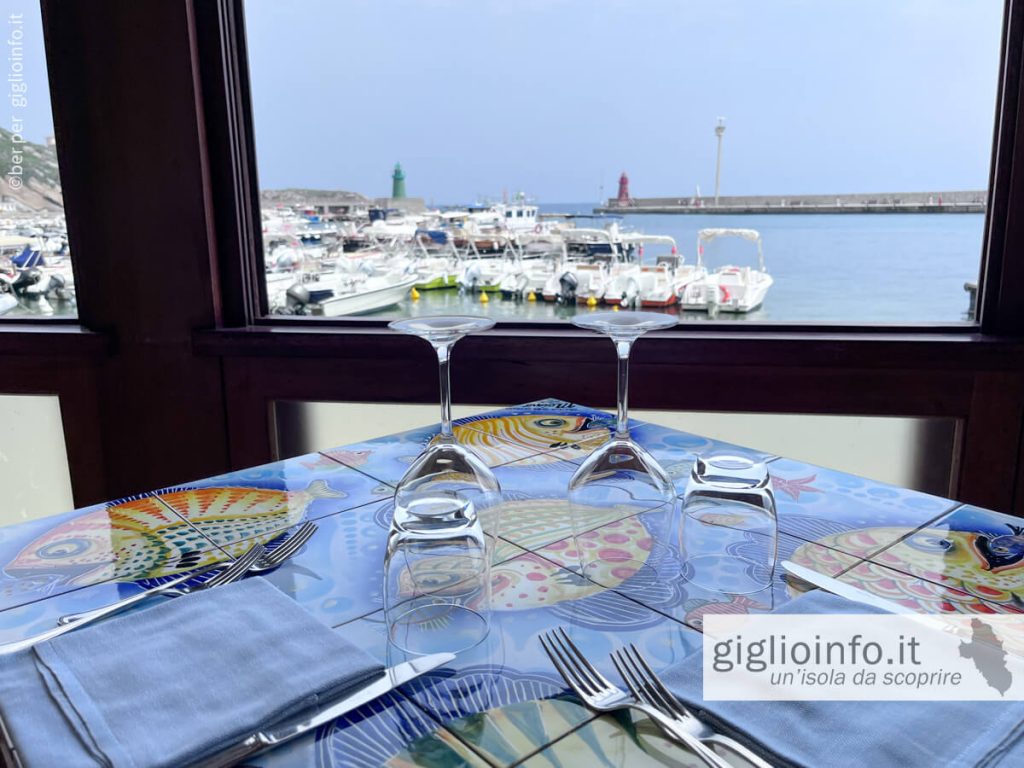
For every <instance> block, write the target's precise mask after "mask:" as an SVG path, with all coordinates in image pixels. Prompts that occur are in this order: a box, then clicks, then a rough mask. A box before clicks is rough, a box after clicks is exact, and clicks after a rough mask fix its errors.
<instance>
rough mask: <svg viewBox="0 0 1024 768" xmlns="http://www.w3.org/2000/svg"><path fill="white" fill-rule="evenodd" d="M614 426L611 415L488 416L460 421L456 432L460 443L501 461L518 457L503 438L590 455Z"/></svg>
mask: <svg viewBox="0 0 1024 768" xmlns="http://www.w3.org/2000/svg"><path fill="white" fill-rule="evenodd" d="M613 426H614V423H613V420H612V418H611V416H608V417H600V416H572V415H564V416H558V415H551V414H538V415H518V416H491V417H486V416H485V417H477V418H474V419H468V420H466V421H464V422H463V423H461V424H458V425H456V427H455V436H456V438H457V439H458V440H459V442H460V443H463V444H465V445H468V446H470V447H472V449H473V451H474V452H475V453H476V454H477V455H479V456H480V458H482V459H483V460H484V461H486V462H487V463H488V464H501V463H504V462H506V461H509V460H510V458H516V457H510V456H509V449H508V446H507V445H503V441H504V442H506V443H507V442H511V443H515V444H517V445H519V446H522V447H524V448H526V449H527V450H529V451H530V452H532V453H535V454H543V453H544V452H550V451H553V450H555V449H558V448H564V449H567V450H568V451H569V452H570V453H573V454H575V455H578V456H586V455H587V454H589V453H590V452H591V451H592V450H593V449H594V448H595V447H596V446H598V445H600V444H601V443H602V442H604V441H605V440H607V439H608V438H609V436H610V435H611V429H612V427H613ZM560 453H561V452H560ZM565 458H566V457H565V456H561V455H560V456H559V457H555V456H547V457H545V456H544V455H537V456H533V457H532V458H530V459H527V460H526V461H525V462H524V463H547V462H550V461H561V460H563V459H565Z"/></svg>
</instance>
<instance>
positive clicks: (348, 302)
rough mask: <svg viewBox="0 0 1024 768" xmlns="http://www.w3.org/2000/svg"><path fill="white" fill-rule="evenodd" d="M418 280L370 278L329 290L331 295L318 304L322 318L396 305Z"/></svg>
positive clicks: (406, 276) (403, 274) (387, 276)
mask: <svg viewBox="0 0 1024 768" xmlns="http://www.w3.org/2000/svg"><path fill="white" fill-rule="evenodd" d="M418 279H419V278H418V277H417V276H416V275H415V274H412V275H410V274H408V273H406V272H399V273H390V274H385V275H371V276H369V277H366V278H364V279H363V280H356V281H354V282H353V283H351V284H348V285H343V286H339V287H336V288H334V289H333V291H334V295H332V296H331V297H330V298H327V299H323V300H321V301H320V302H319V305H320V311H319V312H316V311H314V314H321V315H323V316H324V317H340V316H341V315H359V314H364V313H366V312H374V311H376V310H378V309H384V308H385V307H390V306H393V305H395V304H398V303H400V302H401V301H402V300H403V299H405V297H406V296H408V295H409V291H410V290H411V289H412V287H413V286H414V285H416V281H417V280H418Z"/></svg>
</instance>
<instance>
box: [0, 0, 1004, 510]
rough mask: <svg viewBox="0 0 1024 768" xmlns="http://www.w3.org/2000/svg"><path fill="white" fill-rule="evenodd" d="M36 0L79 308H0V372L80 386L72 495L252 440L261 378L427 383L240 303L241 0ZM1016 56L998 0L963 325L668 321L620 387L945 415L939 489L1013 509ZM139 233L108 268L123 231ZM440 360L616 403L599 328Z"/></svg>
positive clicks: (351, 339)
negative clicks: (147, 293) (980, 248)
mask: <svg viewBox="0 0 1024 768" xmlns="http://www.w3.org/2000/svg"><path fill="white" fill-rule="evenodd" d="M41 4H42V8H43V25H44V35H45V36H46V49H47V62H48V67H49V79H50V90H51V100H52V102H53V108H54V122H55V132H56V134H57V137H58V143H57V149H58V155H59V159H60V170H61V179H62V186H63V189H64V198H65V205H66V216H67V220H68V228H69V236H70V239H71V242H72V244H73V247H74V248H75V254H76V258H75V261H74V262H73V263H74V265H75V271H76V286H77V287H78V290H79V319H78V320H77V321H75V320H73V319H70V318H53V319H51V320H48V321H46V322H31V319H30V320H28V321H22V322H18V323H8V322H7V321H4V322H2V323H0V355H2V356H3V359H4V361H6V360H8V359H10V360H13V361H14V362H15V365H13V366H10V365H7V366H2V365H0V391H4V392H8V391H14V392H22V391H30V390H32V391H39V392H42V393H51V392H61V393H65V395H66V397H67V398H69V399H68V400H67V401H65V397H64V396H62V413H70V411H68V410H66V409H65V402H68V403H71V402H72V401H74V402H75V403H77V404H78V405H77V406H76V409H77V411H76V413H75V414H74V416H73V419H74V425H73V426H69V425H68V423H67V422H66V425H65V433H66V436H67V432H68V429H71V428H73V429H75V430H77V433H76V434H77V435H78V436H77V437H76V438H75V440H71V439H69V440H68V444H69V446H70V445H72V443H75V444H76V445H77V446H78V448H77V449H76V451H77V453H76V455H75V456H71V457H70V458H71V460H72V464H73V466H72V477H73V482H74V484H75V494H76V502H77V503H79V504H81V503H87V502H91V501H99V500H101V499H102V498H111V497H116V496H122V495H127V494H130V493H137V492H141V491H146V490H149V489H151V488H154V487H159V486H168V485H173V484H177V483H184V482H189V481H191V480H194V479H195V478H197V477H203V476H208V475H213V474H217V473H219V472H223V471H226V470H228V469H240V468H243V467H246V466H251V465H254V464H259V463H262V462H265V461H268V460H270V459H272V458H273V443H274V441H273V434H272V432H273V427H272V419H271V418H270V416H271V413H270V412H271V410H272V408H273V403H274V402H275V401H276V400H279V399H290V400H300V399H309V400H349V401H371V402H372V401H384V402H422V403H433V402H436V397H437V383H436V377H435V376H433V375H430V374H428V373H424V374H423V375H419V373H416V372H418V371H423V372H427V371H430V370H433V361H432V360H431V357H430V350H429V348H427V347H426V345H423V344H422V343H419V342H417V340H416V339H411V338H406V337H401V336H399V335H396V334H394V333H392V332H390V331H388V330H387V328H386V321H384V320H378V319H374V318H347V319H343V320H326V319H318V318H303V319H300V320H296V319H288V318H277V317H270V318H268V317H265V316H263V315H262V314H261V312H260V306H261V303H263V304H264V305H265V302H266V295H265V293H266V289H265V285H264V281H263V266H262V256H261V254H260V252H259V251H260V245H261V244H260V239H261V238H260V228H259V220H260V219H259V197H258V185H257V181H256V176H255V173H256V171H255V169H256V159H255V148H254V143H253V140H252V137H253V126H252V113H251V108H250V94H249V82H248V60H247V55H246V45H245V35H244V24H243V16H242V12H243V0H169V2H165V3H159V4H138V3H125V2H124V1H123V0H91V2H90V3H89V4H88V6H87V7H86V6H85V5H84V4H68V3H60V0H41ZM1022 70H1024V0H1007V1H1006V5H1005V14H1004V29H1003V41H1002V55H1001V64H1000V74H999V94H1000V95H999V102H998V104H997V110H996V121H995V128H994V143H993V164H992V169H991V183H990V206H989V209H988V212H987V217H986V222H985V246H984V252H983V254H982V270H983V273H984V275H985V277H984V279H982V280H981V285H980V294H979V313H980V321H979V322H978V323H976V324H964V325H962V326H960V325H958V326H942V325H939V326H933V325H914V326H850V325H836V324H821V325H786V324H760V323H757V324H755V323H745V324H738V323H712V322H706V323H705V322H700V323H684V324H682V325H681V326H680V327H679V328H678V329H677V330H675V331H673V332H671V333H663V334H658V335H654V336H651V337H649V338H646V339H645V340H644V341H643V342H642V343H641V344H639V345H638V346H637V349H636V351H635V357H634V361H633V377H632V381H631V399H632V403H633V405H634V406H636V407H643V408H666V409H679V410H731V411H751V412H786V413H801V412H807V413H834V414H864V415H901V416H922V415H924V416H926V415H935V416H949V417H954V418H956V419H958V420H960V424H961V430H960V432H961V439H960V455H959V457H958V466H959V470H958V474H957V477H956V478H955V479H954V485H955V487H953V488H952V489H951V495H955V496H957V497H958V498H960V499H961V500H964V501H969V502H972V503H978V504H982V505H985V506H990V507H993V508H997V509H1003V510H1013V509H1015V510H1016V511H1018V513H1021V514H1024V462H1022V461H1021V454H1022V452H1021V439H1022V434H1024V312H1022V311H1021V308H1020V307H1019V306H1017V305H1016V304H1015V302H1014V301H1013V297H1015V296H1021V295H1024V259H1022V258H1016V257H1017V256H1019V255H1021V254H1024V170H1022V169H1024V116H1022V115H1021V114H1020V111H1021V109H1024V101H1022V100H1021V98H1020V91H1021V88H1022V80H1021V72H1022ZM140 84H144V86H145V87H141V88H140ZM157 93H158V94H159V98H157V95H156V94H157ZM154 146H157V147H160V148H170V151H173V152H174V153H175V154H174V157H173V158H167V157H165V156H164V154H166V151H165V152H164V153H163V154H161V153H160V152H154V149H153V147H154ZM171 159H173V161H174V162H173V163H171V162H170V160H171ZM1015 170H1016V171H1017V172H1016V174H1015V173H1014V171H1015ZM168 206H173V210H171V211H167V210H165V209H166V208H167V207H168ZM125 211H127V213H126V212H125ZM1018 212H1020V213H1018ZM153 231H158V232H160V237H159V238H156V239H154V241H153V242H152V243H150V244H147V245H149V247H148V248H147V249H146V251H145V253H144V254H142V253H140V254H139V255H138V256H137V258H136V259H134V260H132V262H131V264H130V265H129V266H128V267H125V266H124V264H123V263H122V262H123V260H119V255H120V254H121V253H122V251H123V249H124V239H125V238H128V237H131V236H132V234H133V233H139V232H150V233H151V232H153ZM169 263H174V264H176V265H178V266H179V267H180V269H178V270H176V271H175V272H174V274H173V275H170V276H169V277H168V276H167V275H166V265H167V264H169ZM118 270H127V273H126V274H117V272H118ZM97 272H102V273H103V274H102V275H98V274H97ZM80 274H81V276H82V278H83V279H82V280H79V279H78V277H79V275H80ZM101 277H102V278H103V279H101ZM161 280H163V281H167V282H168V283H169V288H168V290H173V292H174V299H175V300H174V301H169V300H161V301H158V302H156V303H155V304H154V305H152V307H151V306H150V305H149V304H147V305H146V306H147V308H151V309H152V311H151V312H148V313H144V315H142V316H140V315H138V314H137V313H134V314H133V311H132V307H131V306H127V307H119V306H117V305H118V302H120V301H122V296H121V295H120V291H122V290H123V289H124V288H125V287H126V286H127V287H131V286H133V285H136V284H142V283H143V282H145V281H152V282H153V283H154V284H157V283H158V281H161ZM76 324H77V325H78V326H80V327H81V328H84V329H89V330H79V329H78V328H74V327H69V326H75V325H76ZM740 325H742V327H739V326H740ZM29 359H31V362H26V361H28V360H29ZM69 359H75V360H78V361H79V362H77V363H75V364H74V366H76V367H75V370H76V373H75V377H81V381H82V382H84V383H82V384H81V386H80V387H79V388H78V389H77V390H76V389H75V388H74V387H73V386H72V385H71V384H69V378H74V377H69V376H68V375H67V371H68V370H70V369H69V368H68V366H69V365H71V363H69ZM455 365H456V370H455V373H454V377H453V386H454V394H455V398H456V401H458V402H465V403H475V404H486V403H495V402H499V403H500V402H505V403H513V402H523V401H525V400H529V399H534V398H536V397H543V396H559V397H562V398H564V399H568V400H574V401H576V402H582V403H586V404H588V405H593V406H599V407H607V406H611V405H612V404H613V403H614V397H615V394H614V387H615V381H614V378H615V377H614V375H613V370H614V356H613V355H612V354H611V352H610V349H608V348H607V341H606V340H604V339H601V338H598V337H596V336H594V335H592V334H587V333H586V332H583V331H579V330H577V329H575V328H573V327H571V326H569V325H567V324H562V323H550V322H549V323H527V322H517V323H511V322H506V323H501V324H500V325H499V326H498V327H497V328H496V329H495V330H493V331H491V332H489V333H487V334H484V335H481V336H479V337H469V338H467V339H465V340H464V341H462V342H460V344H459V346H458V348H457V349H456V352H455ZM157 372H158V373H157ZM146 374H148V375H146ZM126 382H127V383H126ZM33 388H34V389H33ZM84 393H91V395H89V396H86V394H84ZM90 398H94V399H95V400H93V399H90ZM65 418H68V416H65ZM82 425H84V426H82ZM90 431H91V432H92V433H93V438H94V439H93V440H92V441H91V442H90V441H88V440H86V439H83V438H82V435H83V434H89V433H90ZM140 435H141V436H142V438H143V439H144V441H146V442H145V443H144V444H142V445H140V443H139V436H140ZM76 441H77V442H76ZM150 442H153V443H156V444H155V445H151V444H149V443H150ZM341 442H344V440H343V437H339V443H341ZM69 453H70V448H69ZM76 466H77V469H76ZM90 473H91V474H90ZM88 477H93V480H91V481H90V480H87V479H83V478H88ZM90 483H91V484H90Z"/></svg>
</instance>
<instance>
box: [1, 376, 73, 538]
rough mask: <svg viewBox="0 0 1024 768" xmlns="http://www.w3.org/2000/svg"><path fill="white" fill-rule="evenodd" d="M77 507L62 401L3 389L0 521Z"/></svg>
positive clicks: (23, 518) (39, 515) (48, 513)
mask: <svg viewBox="0 0 1024 768" xmlns="http://www.w3.org/2000/svg"><path fill="white" fill-rule="evenodd" d="M73 507H74V502H73V500H72V497H71V475H70V474H69V472H68V459H67V453H66V451H65V449H64V429H63V426H62V423H61V417H60V401H59V400H58V399H57V398H56V397H53V396H44V395H0V525H11V524H12V523H19V522H22V521H24V520H31V519H34V518H37V517H44V516H46V515H55V514H58V513H60V512H67V511H68V510H70V509H72V508H73Z"/></svg>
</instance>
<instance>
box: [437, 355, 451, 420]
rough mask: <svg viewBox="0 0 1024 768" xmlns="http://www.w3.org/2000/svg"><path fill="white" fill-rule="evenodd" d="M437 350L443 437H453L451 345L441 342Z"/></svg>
mask: <svg viewBox="0 0 1024 768" xmlns="http://www.w3.org/2000/svg"><path fill="white" fill-rule="evenodd" d="M435 349H436V350H437V366H438V371H439V373H440V375H441V438H442V439H445V440H450V439H452V383H451V379H450V377H449V376H448V353H449V352H450V351H451V345H449V344H441V345H440V346H437V347H435Z"/></svg>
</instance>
